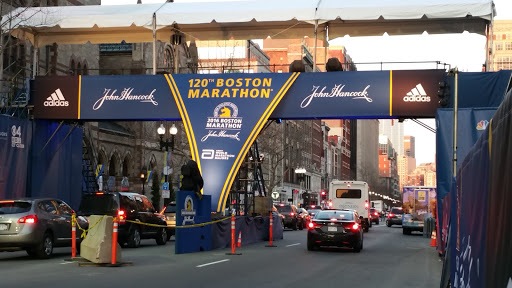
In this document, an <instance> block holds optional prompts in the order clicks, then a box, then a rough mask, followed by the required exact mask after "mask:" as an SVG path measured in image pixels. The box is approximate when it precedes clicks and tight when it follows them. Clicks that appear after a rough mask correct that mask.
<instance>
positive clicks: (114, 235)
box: [110, 217, 119, 265]
mask: <svg viewBox="0 0 512 288" xmlns="http://www.w3.org/2000/svg"><path fill="white" fill-rule="evenodd" d="M113 226H114V227H113V229H112V259H111V261H110V264H112V265H114V264H116V263H117V257H116V256H117V255H116V254H117V229H118V227H119V224H118V221H117V218H116V217H114V225H113Z"/></svg>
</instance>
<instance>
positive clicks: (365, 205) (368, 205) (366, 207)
mask: <svg viewBox="0 0 512 288" xmlns="http://www.w3.org/2000/svg"><path fill="white" fill-rule="evenodd" d="M369 207H370V204H368V200H365V201H364V209H368V208H369Z"/></svg>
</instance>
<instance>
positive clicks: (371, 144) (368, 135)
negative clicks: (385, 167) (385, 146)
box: [352, 119, 380, 190]
mask: <svg viewBox="0 0 512 288" xmlns="http://www.w3.org/2000/svg"><path fill="white" fill-rule="evenodd" d="M356 131H357V132H356V133H357V140H356V143H355V144H356V146H357V152H356V154H355V156H356V173H357V174H356V180H360V181H366V182H368V185H370V190H371V189H373V188H374V187H377V186H378V185H379V183H380V177H379V120H376V119H365V120H357V130H356ZM352 143H353V142H352ZM353 156H354V154H352V157H353Z"/></svg>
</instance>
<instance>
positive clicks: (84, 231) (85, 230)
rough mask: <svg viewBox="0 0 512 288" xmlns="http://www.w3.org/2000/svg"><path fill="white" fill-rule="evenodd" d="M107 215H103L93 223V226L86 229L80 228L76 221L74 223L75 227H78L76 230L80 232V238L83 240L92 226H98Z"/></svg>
mask: <svg viewBox="0 0 512 288" xmlns="http://www.w3.org/2000/svg"><path fill="white" fill-rule="evenodd" d="M105 216H107V215H103V216H102V217H101V218H100V219H99V220H98V221H96V223H94V225H92V226H90V227H89V228H88V229H84V228H82V227H80V224H78V221H76V227H78V229H80V230H82V234H81V235H80V238H85V235H87V232H89V230H91V229H92V228H93V227H94V226H96V225H98V223H100V221H101V220H102V219H103V218H104V217H105Z"/></svg>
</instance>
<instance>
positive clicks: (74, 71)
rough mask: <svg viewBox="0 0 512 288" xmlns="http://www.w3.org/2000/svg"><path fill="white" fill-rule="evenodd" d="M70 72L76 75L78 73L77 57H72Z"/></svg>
mask: <svg viewBox="0 0 512 288" xmlns="http://www.w3.org/2000/svg"><path fill="white" fill-rule="evenodd" d="M69 74H71V75H75V74H76V65H75V59H71V65H70V67H69Z"/></svg>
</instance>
